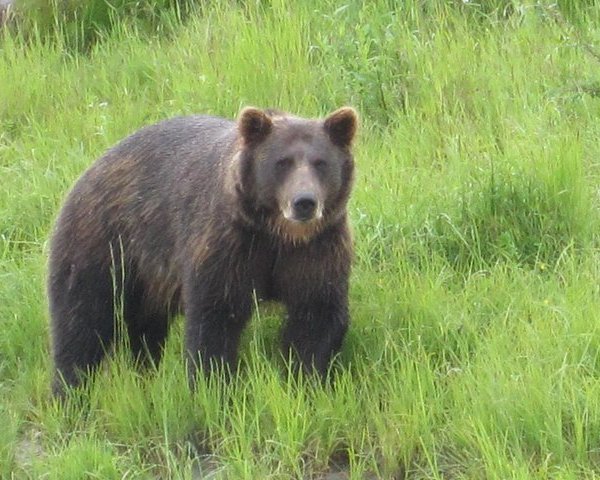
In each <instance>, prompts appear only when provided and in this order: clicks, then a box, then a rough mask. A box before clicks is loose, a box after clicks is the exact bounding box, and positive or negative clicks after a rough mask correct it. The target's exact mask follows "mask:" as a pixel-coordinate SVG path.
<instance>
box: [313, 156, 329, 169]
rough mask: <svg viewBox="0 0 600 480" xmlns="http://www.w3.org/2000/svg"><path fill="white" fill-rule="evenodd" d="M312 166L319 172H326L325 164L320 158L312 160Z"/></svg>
mask: <svg viewBox="0 0 600 480" xmlns="http://www.w3.org/2000/svg"><path fill="white" fill-rule="evenodd" d="M312 164H313V166H314V167H315V168H316V169H317V170H319V171H321V172H324V171H325V170H327V162H326V161H325V160H323V159H322V158H317V159H316V160H313V162H312Z"/></svg>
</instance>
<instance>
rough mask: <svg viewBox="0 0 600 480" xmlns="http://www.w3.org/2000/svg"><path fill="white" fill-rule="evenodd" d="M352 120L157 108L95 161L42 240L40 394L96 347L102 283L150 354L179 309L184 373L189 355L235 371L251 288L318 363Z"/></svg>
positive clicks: (346, 113)
mask: <svg viewBox="0 0 600 480" xmlns="http://www.w3.org/2000/svg"><path fill="white" fill-rule="evenodd" d="M356 123H357V120H356V113H355V112H354V110H352V109H350V108H342V109H340V110H337V111H336V112H334V113H333V114H331V115H329V116H328V117H327V118H326V119H324V120H307V119H303V118H298V117H293V116H289V115H286V114H283V113H282V112H278V111H271V110H267V111H263V110H260V109H257V108H253V107H248V108H246V109H244V110H243V111H242V112H241V113H240V116H239V118H238V121H237V122H231V121H229V120H224V119H219V118H214V117H204V116H194V117H182V118H177V119H172V120H167V121H165V122H162V123H159V124H157V125H153V126H150V127H147V128H144V129H142V130H140V131H139V132H137V133H135V134H133V135H132V136H130V137H128V138H127V139H125V140H123V141H122V142H121V143H120V144H118V145H117V146H116V147H114V148H113V149H111V150H109V151H108V152H107V153H106V154H105V155H104V156H103V157H101V158H100V159H98V161H97V162H96V163H94V165H92V167H90V169H89V170H88V171H87V172H86V173H85V174H84V175H83V176H82V177H81V179H80V180H79V181H78V182H77V184H76V185H75V187H74V188H73V190H72V191H71V193H70V195H69V197H68V198H67V200H66V202H65V205H64V207H63V209H62V211H61V213H60V215H59V218H58V220H57V223H56V228H55V231H54V235H53V238H52V242H51V254H50V264H49V278H48V293H49V300H50V313H51V322H52V325H51V327H52V339H53V357H54V364H55V370H56V375H55V379H54V384H53V388H54V392H55V394H57V395H61V394H62V393H63V392H64V390H63V388H64V385H65V384H66V385H77V384H79V383H80V382H81V380H82V378H83V377H82V374H84V373H86V372H87V371H89V370H93V369H94V368H95V367H96V366H97V365H98V364H99V362H100V361H101V359H102V358H103V356H104V354H105V352H106V351H107V348H108V347H110V345H111V343H112V341H113V339H114V335H115V331H116V325H115V311H114V306H115V304H116V301H115V298H114V296H115V294H116V295H118V298H123V313H124V321H125V326H126V329H127V332H128V334H129V339H130V343H131V346H132V349H133V352H134V355H135V358H137V359H140V360H142V361H144V360H148V359H150V360H152V361H154V362H158V361H159V359H160V355H161V351H162V346H163V344H164V341H165V338H166V335H167V331H168V319H169V318H170V316H171V315H172V314H173V313H175V312H177V311H181V312H183V313H184V315H185V317H186V334H185V335H186V350H187V354H188V365H189V367H190V375H191V378H192V379H193V378H194V375H195V370H196V367H197V366H198V365H199V364H200V363H201V364H202V365H203V366H204V368H205V369H208V370H207V371H210V368H211V366H213V365H215V362H216V364H217V365H223V364H225V365H227V366H228V367H232V368H233V367H235V362H236V350H237V343H238V340H239V335H240V333H241V331H242V329H243V327H244V325H245V323H246V322H247V320H248V318H249V316H250V313H251V309H252V292H253V291H256V292H258V294H259V295H260V296H261V297H263V298H273V299H276V300H279V301H281V302H282V303H283V304H284V305H285V306H286V309H287V321H286V323H285V326H284V330H283V333H282V341H283V348H284V351H286V352H287V351H292V352H293V353H294V355H295V357H296V358H297V359H298V360H299V363H300V365H302V366H303V367H304V368H306V369H308V370H312V369H316V370H317V371H318V372H320V373H321V374H325V372H326V370H327V367H328V365H329V362H330V360H331V358H332V356H333V355H335V353H336V352H337V351H338V350H339V348H340V345H341V341H342V338H343V336H344V333H345V331H346V328H347V325H348V305H347V294H348V276H349V272H350V261H351V256H352V247H351V240H350V235H349V231H348V225H347V219H346V203H347V200H348V197H349V194H350V189H351V186H352V180H353V170H354V164H353V159H352V154H351V151H350V148H351V143H352V139H353V137H354V133H355V130H356ZM117 303H118V302H117Z"/></svg>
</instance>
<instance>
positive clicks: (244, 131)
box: [238, 107, 273, 145]
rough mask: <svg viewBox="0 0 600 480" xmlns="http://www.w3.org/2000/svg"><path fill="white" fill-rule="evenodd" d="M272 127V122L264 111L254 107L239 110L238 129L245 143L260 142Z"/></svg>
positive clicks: (254, 143) (253, 143)
mask: <svg viewBox="0 0 600 480" xmlns="http://www.w3.org/2000/svg"><path fill="white" fill-rule="evenodd" d="M272 128H273V122H272V121H271V119H270V118H269V116H268V115H267V113H266V112H264V111H262V110H259V109H258V108H254V107H246V108H244V109H243V110H242V111H241V112H240V116H239V118H238V130H239V132H240V135H241V136H242V138H243V139H244V143H245V144H246V145H256V144H257V143H260V142H262V141H263V140H264V139H265V138H266V137H267V135H269V133H271V129H272Z"/></svg>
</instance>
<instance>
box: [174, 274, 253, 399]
mask: <svg viewBox="0 0 600 480" xmlns="http://www.w3.org/2000/svg"><path fill="white" fill-rule="evenodd" d="M224 276H226V274H225V275H224V274H223V272H221V271H219V272H218V273H215V274H214V275H206V274H203V273H202V272H197V273H195V274H193V275H192V276H191V278H190V279H189V280H188V282H187V285H186V286H184V313H185V317H186V321H185V346H186V354H187V361H188V374H189V380H190V385H191V386H192V388H193V387H194V385H195V383H196V375H197V372H198V370H199V367H200V366H201V367H202V370H203V372H204V374H206V375H210V373H211V372H213V371H214V370H223V371H224V373H225V374H226V375H227V374H228V373H230V372H232V371H234V370H235V368H236V366H237V351H238V344H239V340H240V336H241V333H242V330H243V329H244V326H245V325H246V323H247V322H248V319H249V318H250V315H251V307H252V303H251V288H245V285H244V283H245V282H242V283H240V282H236V283H235V284H232V282H229V281H228V279H226V278H223V277H224ZM219 277H220V278H219Z"/></svg>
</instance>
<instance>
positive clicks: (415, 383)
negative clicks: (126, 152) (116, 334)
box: [0, 0, 600, 480]
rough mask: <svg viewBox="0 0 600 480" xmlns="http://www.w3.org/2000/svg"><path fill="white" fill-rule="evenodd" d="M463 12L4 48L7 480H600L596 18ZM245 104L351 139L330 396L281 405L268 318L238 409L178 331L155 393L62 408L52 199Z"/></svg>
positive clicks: (461, 8) (204, 23) (314, 11)
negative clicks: (127, 141)
mask: <svg viewBox="0 0 600 480" xmlns="http://www.w3.org/2000/svg"><path fill="white" fill-rule="evenodd" d="M481 3H483V4H484V6H485V8H484V7H481V6H478V5H476V4H475V2H459V1H456V2H423V1H416V0H414V1H410V0H405V1H404V2H388V1H383V0H377V1H373V2H364V4H363V2H350V3H343V4H342V3H335V2H333V1H329V0H326V1H323V2H319V3H317V2H309V1H308V0H306V1H301V2H295V3H292V2H283V1H279V0H272V1H271V2H234V1H230V2H207V4H206V5H205V7H204V8H203V9H202V10H201V11H199V12H196V14H193V15H191V16H189V17H187V19H186V20H185V22H184V23H180V22H178V21H175V20H173V19H170V20H169V24H168V28H167V27H165V29H164V30H160V31H159V32H158V33H153V31H152V30H150V31H148V30H147V29H144V30H142V29H140V28H138V24H137V23H136V22H134V21H129V22H127V21H125V22H122V23H118V24H117V25H116V26H115V28H113V29H112V31H110V32H108V33H104V34H102V35H99V40H98V41H97V42H95V43H91V44H90V46H89V48H88V49H87V50H85V51H82V50H78V49H77V48H73V46H72V44H70V43H68V42H69V39H68V38H67V37H65V36H63V35H59V34H57V35H56V36H55V38H54V39H53V40H52V41H44V40H42V38H43V37H41V36H40V37H39V39H38V40H35V37H31V36H30V37H29V39H28V40H27V41H26V40H25V39H24V38H23V37H21V36H19V35H17V34H10V35H9V34H5V35H4V37H3V38H2V39H1V40H0V86H1V87H0V322H1V332H2V333H1V334H0V430H1V431H2V434H0V477H3V478H47V479H81V478H102V479H112V478H115V479H119V478H173V479H191V478H202V475H206V476H207V478H218V479H258V478H274V479H275V478H276V479H281V478H284V479H285V478H290V479H291V478H294V479H296V478H301V479H304V478H307V479H308V478H314V479H326V478H329V479H334V478H336V479H340V478H352V479H363V478H367V479H373V478H398V479H401V478H410V479H459V478H460V479H506V478H515V479H547V478H556V479H573V480H575V479H582V478H595V477H596V476H600V353H599V348H600V321H599V320H600V318H599V317H600V290H599V281H598V280H599V276H600V256H599V251H598V248H599V241H598V240H599V230H598V227H599V219H600V215H599V212H598V207H599V197H598V184H599V180H600V178H599V177H600V163H599V162H598V159H599V158H600V142H599V138H600V122H599V121H598V118H599V116H600V98H599V97H600V23H599V22H598V17H599V15H598V6H596V5H595V4H594V3H593V2H578V3H573V4H570V3H566V2H564V4H561V6H562V7H563V8H562V9H559V7H557V6H555V5H554V3H553V2H533V1H532V2H523V3H520V2H501V1H496V2H481ZM291 5H293V6H291ZM565 5H566V6H565ZM573 5H578V7H574V6H573ZM507 6H508V7H507ZM505 7H507V8H505ZM567 7H568V8H567ZM248 104H251V105H258V106H274V107H278V108H281V109H284V110H288V111H291V112H294V113H296V114H301V115H306V116H318V115H322V114H324V113H326V112H328V111H330V110H333V109H334V108H336V107H338V106H340V105H344V104H350V105H354V106H355V107H356V108H357V109H358V110H359V111H360V113H361V115H362V128H361V133H360V138H359V141H358V144H357V147H356V153H357V164H358V175H357V183H356V189H355V193H354V195H353V198H352V202H351V206H350V215H351V219H352V223H353V226H354V234H355V239H356V261H355V266H354V273H353V277H352V289H351V298H350V301H351V310H352V319H353V323H352V327H351V330H350V332H349V335H348V337H347V341H346V342H345V345H344V349H343V352H342V355H341V359H340V363H341V368H340V371H339V373H338V376H337V378H336V382H335V385H334V386H333V387H320V386H315V385H312V384H311V383H310V382H308V381H304V380H302V379H301V380H300V382H295V381H293V379H292V378H291V377H290V376H289V375H288V374H287V372H286V371H285V369H284V367H283V364H282V362H281V360H280V358H279V354H278V350H277V338H278V327H279V325H280V322H281V318H280V317H281V312H280V311H278V310H277V309H270V308H266V309H264V308H263V309H260V310H259V313H258V314H257V315H256V316H255V318H254V320H253V322H252V323H251V326H250V327H249V329H248V330H247V332H246V335H245V337H244V342H243V355H242V359H241V362H242V365H241V366H242V368H241V373H240V375H239V377H238V378H236V379H235V381H233V382H232V383H230V384H223V383H221V382H219V381H218V380H216V381H214V382H211V383H210V384H207V385H201V386H200V388H199V389H198V392H197V393H196V394H195V395H194V396H192V395H191V394H190V393H189V391H188V389H187V383H186V379H185V374H184V367H183V361H182V348H181V321H179V322H178V324H177V326H176V327H175V328H174V330H173V333H172V335H171V337H170V340H169V342H168V345H167V353H166V357H165V360H164V362H163V363H162V364H161V366H160V369H159V371H158V372H157V373H155V374H152V375H141V374H140V373H139V372H137V371H136V370H135V369H134V368H132V366H131V364H130V362H129V360H128V357H127V355H126V354H125V353H123V352H120V353H119V355H117V357H116V358H114V359H112V360H111V361H110V362H108V363H107V365H106V368H105V369H103V371H102V372H101V373H100V374H99V375H98V377H97V379H96V381H95V383H94V384H93V386H92V387H91V389H90V391H89V392H86V393H85V394H83V399H82V401H81V402H79V401H77V399H76V398H74V399H72V402H71V403H70V404H69V405H67V406H58V405H54V404H52V402H51V401H50V400H49V379H50V363H49V342H48V314H47V310H46V297H45V291H44V276H45V262H46V256H47V239H48V235H49V231H50V228H51V225H52V222H53V219H54V218H55V216H56V213H57V211H58V209H59V207H60V203H61V201H62V199H63V198H64V196H65V194H66V192H67V191H68V189H69V188H70V186H71V185H72V184H73V182H74V181H75V179H76V178H77V177H78V176H79V175H80V174H81V172H82V171H83V170H84V169H85V168H86V167H87V166H88V165H90V164H91V163H92V162H93V160H94V159H95V158H96V157H97V156H99V155H100V154H101V153H102V152H103V151H104V150H105V149H106V148H107V147H109V146H110V145H112V144H114V143H115V142H117V141H118V140H119V139H121V138H122V137H124V136H125V135H127V134H128V133H130V132H132V131H134V130H136V129H137V128H139V127H141V126H142V125H146V124H149V123H152V122H155V121H157V120H159V119H162V118H165V117H170V116H175V115H180V114H186V113H191V112H203V113H211V114H218V115H223V116H227V117H234V116H235V115H236V114H237V112H238V111H239V110H240V108H241V107H242V106H244V105H248Z"/></svg>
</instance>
